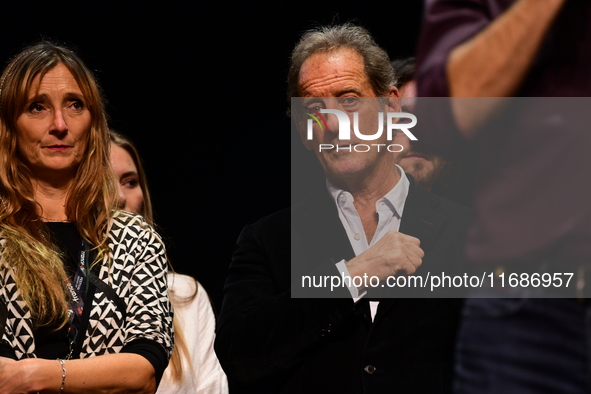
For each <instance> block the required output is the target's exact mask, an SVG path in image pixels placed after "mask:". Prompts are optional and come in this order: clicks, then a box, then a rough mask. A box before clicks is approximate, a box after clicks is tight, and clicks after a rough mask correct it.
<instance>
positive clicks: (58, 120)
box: [51, 109, 68, 134]
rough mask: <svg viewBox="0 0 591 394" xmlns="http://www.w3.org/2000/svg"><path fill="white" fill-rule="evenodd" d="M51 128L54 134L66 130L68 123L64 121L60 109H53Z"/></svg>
mask: <svg viewBox="0 0 591 394" xmlns="http://www.w3.org/2000/svg"><path fill="white" fill-rule="evenodd" d="M51 129H52V130H51V131H52V132H54V133H56V134H63V133H66V132H67V131H68V124H67V123H66V118H65V116H64V113H63V112H62V110H61V109H57V110H55V112H54V114H53V124H52V125H51Z"/></svg>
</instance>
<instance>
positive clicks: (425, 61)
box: [416, 0, 507, 97]
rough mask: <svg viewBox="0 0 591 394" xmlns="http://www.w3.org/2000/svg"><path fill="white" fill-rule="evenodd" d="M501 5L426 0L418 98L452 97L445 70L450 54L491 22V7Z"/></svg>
mask: <svg viewBox="0 0 591 394" xmlns="http://www.w3.org/2000/svg"><path fill="white" fill-rule="evenodd" d="M498 2H499V1H496V2H495V1H494V0H427V1H426V4H425V11H424V18H423V24H422V30H421V36H420V38H419V45H418V51H417V73H416V79H417V88H418V96H419V97H447V96H449V86H448V82H447V73H446V67H447V59H448V58H449V54H450V52H451V51H452V50H453V49H454V48H455V47H456V46H458V45H460V44H461V43H463V42H464V41H466V40H468V39H469V38H471V37H472V36H474V35H475V34H476V33H478V32H479V31H481V30H482V29H484V28H485V27H486V26H487V25H488V24H489V23H490V22H491V19H492V18H491V16H490V10H489V6H490V5H491V4H495V3H498ZM505 2H507V1H505ZM488 3H491V4H488Z"/></svg>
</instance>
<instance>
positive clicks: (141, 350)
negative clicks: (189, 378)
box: [121, 338, 168, 384]
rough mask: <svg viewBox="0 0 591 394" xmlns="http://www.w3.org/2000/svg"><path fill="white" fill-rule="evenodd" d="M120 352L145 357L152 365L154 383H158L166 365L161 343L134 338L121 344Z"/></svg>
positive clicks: (166, 356) (165, 356)
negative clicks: (123, 344)
mask: <svg viewBox="0 0 591 394" xmlns="http://www.w3.org/2000/svg"><path fill="white" fill-rule="evenodd" d="M121 353H134V354H139V355H140V356H142V357H144V358H145V359H147V360H148V361H149V362H150V364H152V366H153V367H154V371H155V374H156V384H160V380H161V379H162V374H164V370H165V369H166V367H167V366H168V354H167V352H166V350H165V349H164V347H162V345H161V344H159V343H157V342H154V341H152V340H149V339H142V338H139V339H136V340H134V341H132V342H129V343H128V344H127V345H125V346H123V349H121Z"/></svg>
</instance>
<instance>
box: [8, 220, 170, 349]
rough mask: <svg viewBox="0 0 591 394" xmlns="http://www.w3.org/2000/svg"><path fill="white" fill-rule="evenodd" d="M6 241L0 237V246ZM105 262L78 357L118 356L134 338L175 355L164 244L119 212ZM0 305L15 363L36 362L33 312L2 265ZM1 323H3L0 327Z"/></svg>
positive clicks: (94, 277) (96, 274) (94, 279)
mask: <svg viewBox="0 0 591 394" xmlns="http://www.w3.org/2000/svg"><path fill="white" fill-rule="evenodd" d="M3 244H4V239H2V238H0V246H1V245H3ZM108 245H109V248H110V251H111V255H112V260H111V262H110V263H109V262H108V261H107V258H105V260H104V261H103V263H102V264H101V266H100V268H98V267H96V268H98V269H95V270H93V274H91V275H90V277H91V280H90V283H91V284H92V285H94V286H91V287H92V288H93V290H94V296H93V298H92V306H91V307H90V308H89V307H88V306H89V302H88V301H89V300H87V302H86V303H85V308H84V315H83V321H84V322H83V326H84V325H86V335H85V337H84V341H83V342H82V341H79V342H80V344H79V345H78V349H74V355H75V356H76V355H78V354H79V357H80V358H86V357H91V356H98V355H102V354H111V353H118V352H119V351H120V350H121V349H122V348H123V346H124V345H125V344H127V343H129V342H131V341H133V340H134V339H149V340H153V341H155V342H157V343H159V344H160V345H162V346H163V349H164V350H165V351H166V352H167V353H168V355H169V357H170V353H171V351H172V346H173V340H172V309H171V306H170V302H169V299H168V289H167V283H166V271H167V260H166V254H165V250H164V245H163V243H162V240H161V239H160V237H159V236H158V234H156V232H155V231H154V230H153V229H152V228H151V227H150V226H149V225H148V224H147V223H146V222H145V221H144V220H143V218H142V217H141V216H137V215H134V214H131V213H128V212H123V211H119V212H117V213H116V214H115V216H114V218H113V219H112V223H111V230H110V232H109V236H108ZM0 301H2V302H4V303H5V304H6V308H5V313H6V314H7V316H6V326H5V329H4V335H3V336H2V340H3V341H6V342H7V343H9V344H10V345H11V346H12V348H13V349H14V351H15V354H16V357H17V359H22V358H28V357H35V341H34V338H33V325H32V320H31V313H30V311H29V310H28V308H27V306H26V305H25V303H24V301H23V300H22V299H21V297H20V292H19V290H18V288H17V286H16V283H15V280H14V277H13V274H12V270H11V269H9V268H8V266H7V264H6V262H5V261H4V260H3V259H2V260H0ZM0 324H1V323H0Z"/></svg>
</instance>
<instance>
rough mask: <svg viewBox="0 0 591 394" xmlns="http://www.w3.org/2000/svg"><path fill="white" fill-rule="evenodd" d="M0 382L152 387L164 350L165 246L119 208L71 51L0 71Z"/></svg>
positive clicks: (21, 60)
mask: <svg viewBox="0 0 591 394" xmlns="http://www.w3.org/2000/svg"><path fill="white" fill-rule="evenodd" d="M0 199H1V200H0V201H1V203H0V284H1V285H0V335H1V340H2V342H1V343H0V388H1V391H2V392H19V393H20V392H68V393H82V392H83V393H93V392H105V391H108V392H113V393H116V392H120V393H132V392H133V393H136V392H137V393H143V392H146V393H153V392H154V391H155V390H156V387H157V384H158V381H159V379H160V377H161V376H162V374H163V372H164V369H165V368H166V366H167V363H168V358H169V356H170V353H171V351H172V321H171V320H172V316H171V311H170V305H169V300H168V297H167V284H166V275H165V273H166V265H167V262H166V254H165V250H164V247H163V244H162V242H161V240H160V237H159V236H158V235H157V234H156V233H155V232H154V230H153V229H152V228H151V227H150V226H149V225H148V224H147V223H146V222H145V221H144V220H143V219H142V218H141V217H140V216H136V215H133V214H130V213H126V212H122V211H117V209H116V208H117V185H116V184H115V182H114V176H113V173H112V170H111V167H110V159H109V135H108V128H107V122H106V116H105V111H104V104H103V101H102V98H101V94H100V90H99V87H98V85H97V83H96V81H95V80H94V77H93V76H92V74H91V73H90V71H89V70H88V69H87V68H86V66H85V65H84V64H83V63H82V61H81V60H80V59H79V58H78V57H77V56H76V55H75V54H74V53H73V52H71V51H69V50H67V49H65V48H63V47H60V46H56V45H53V44H51V43H48V42H42V43H40V44H37V45H35V46H32V47H29V48H26V49H25V50H23V51H22V52H21V53H20V54H18V55H17V56H16V57H15V58H14V59H13V60H12V61H11V62H10V63H9V64H8V66H7V67H6V69H5V70H4V72H3V74H2V76H1V79H0Z"/></svg>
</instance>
